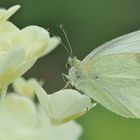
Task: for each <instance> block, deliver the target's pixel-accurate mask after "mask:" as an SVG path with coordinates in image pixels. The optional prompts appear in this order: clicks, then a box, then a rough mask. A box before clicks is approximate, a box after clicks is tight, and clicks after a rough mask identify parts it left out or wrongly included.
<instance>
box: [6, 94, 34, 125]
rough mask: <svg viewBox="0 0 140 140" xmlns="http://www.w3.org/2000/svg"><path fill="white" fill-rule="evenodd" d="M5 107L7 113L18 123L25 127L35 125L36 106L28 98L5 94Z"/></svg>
mask: <svg viewBox="0 0 140 140" xmlns="http://www.w3.org/2000/svg"><path fill="white" fill-rule="evenodd" d="M6 109H7V112H8V114H9V115H10V116H11V117H14V118H15V119H16V120H17V122H18V123H19V125H21V126H26V127H27V126H28V127H33V126H35V125H36V121H37V117H36V116H37V114H36V113H37V112H36V108H35V105H34V103H33V102H32V101H31V100H30V99H29V98H26V97H22V96H18V95H15V94H9V95H8V96H7V101H6Z"/></svg>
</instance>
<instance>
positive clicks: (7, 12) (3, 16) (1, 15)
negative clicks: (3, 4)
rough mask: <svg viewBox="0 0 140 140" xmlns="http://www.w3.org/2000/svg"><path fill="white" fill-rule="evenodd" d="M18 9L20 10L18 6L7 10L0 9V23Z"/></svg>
mask: <svg viewBox="0 0 140 140" xmlns="http://www.w3.org/2000/svg"><path fill="white" fill-rule="evenodd" d="M19 8H20V5H15V6H12V7H11V8H9V9H7V10H5V9H0V21H4V20H7V19H8V18H10V17H11V16H12V15H13V14H14V13H15V12H16V11H17V10H18V9H19Z"/></svg>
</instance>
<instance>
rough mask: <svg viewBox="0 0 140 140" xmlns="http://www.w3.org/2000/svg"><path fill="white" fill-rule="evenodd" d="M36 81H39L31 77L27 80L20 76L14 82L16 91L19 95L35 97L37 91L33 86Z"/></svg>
mask: <svg viewBox="0 0 140 140" xmlns="http://www.w3.org/2000/svg"><path fill="white" fill-rule="evenodd" d="M34 82H37V80H36V79H35V78H30V79H28V80H25V79H24V78H23V77H20V78H18V79H16V80H15V81H14V82H13V88H14V91H15V92H16V93H17V94H19V95H22V96H26V97H29V98H31V99H33V98H34V96H35V91H34V86H33V83H34Z"/></svg>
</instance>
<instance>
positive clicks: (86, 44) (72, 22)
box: [0, 0, 140, 140]
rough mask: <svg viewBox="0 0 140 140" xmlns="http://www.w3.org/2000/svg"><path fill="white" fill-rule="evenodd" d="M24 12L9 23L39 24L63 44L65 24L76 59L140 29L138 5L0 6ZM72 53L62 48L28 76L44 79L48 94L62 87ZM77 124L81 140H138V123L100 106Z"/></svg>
mask: <svg viewBox="0 0 140 140" xmlns="http://www.w3.org/2000/svg"><path fill="white" fill-rule="evenodd" d="M14 4H20V5H21V6H22V7H21V9H20V10H19V11H18V12H17V14H16V15H15V16H13V17H12V18H11V21H13V22H14V23H15V24H16V25H18V26H19V27H20V28H23V27H25V26H28V25H32V24H35V25H40V26H43V27H44V28H46V29H47V28H50V29H51V30H52V31H53V33H54V34H56V35H58V36H60V37H62V38H63V40H64V43H65V39H64V37H63V34H62V31H61V30H60V28H59V25H60V24H63V26H64V27H65V30H66V32H67V34H68V36H69V40H70V42H71V45H72V47H73V52H74V54H75V55H76V56H77V57H78V58H79V59H81V60H82V59H83V58H84V57H85V56H86V55H87V54H88V53H89V52H90V51H91V50H93V49H94V48H95V47H97V46H99V45H100V44H102V43H104V42H106V41H108V40H111V39H112V38H115V37H117V36H120V35H123V34H126V33H128V32H131V31H135V30H138V29H140V0H105V1H103V0H0V6H1V7H6V8H8V7H9V6H12V5H14ZM67 58H68V54H67V53H66V52H65V50H64V48H63V47H61V46H59V47H58V48H57V49H56V50H55V51H53V52H52V53H50V54H49V55H48V56H46V57H44V58H41V59H40V60H39V61H38V62H37V63H36V64H35V66H34V67H33V68H32V69H31V70H29V71H28V72H27V74H26V75H25V77H37V78H38V79H45V82H46V83H45V86H44V88H45V89H46V90H47V91H48V93H52V92H54V91H57V90H58V89H60V88H62V87H63V86H64V82H63V80H62V77H61V73H67V69H66V68H65V64H66V62H67ZM78 121H79V122H80V123H81V124H82V125H83V126H84V134H83V136H82V138H81V140H132V139H133V140H140V120H133V119H125V118H122V117H120V116H117V115H115V114H113V113H111V112H110V111H108V110H106V109H104V108H103V107H101V106H100V105H97V107H96V108H94V109H93V110H91V111H90V112H88V113H87V114H86V115H84V116H82V117H81V118H80V119H78Z"/></svg>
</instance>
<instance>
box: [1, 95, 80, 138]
mask: <svg viewBox="0 0 140 140" xmlns="http://www.w3.org/2000/svg"><path fill="white" fill-rule="evenodd" d="M81 133H82V128H81V126H80V125H78V124H77V123H76V122H74V121H73V122H69V123H67V124H64V125H62V126H58V127H53V126H51V125H50V123H49V121H48V118H47V116H46V114H45V113H44V112H43V110H41V108H40V107H39V106H37V105H35V103H34V102H33V101H32V100H30V99H29V98H27V97H22V96H19V95H16V94H14V93H10V94H9V95H8V96H7V99H6V102H5V107H4V108H0V139H1V140H31V139H33V140H58V139H59V140H78V139H79V136H80V135H81Z"/></svg>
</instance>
